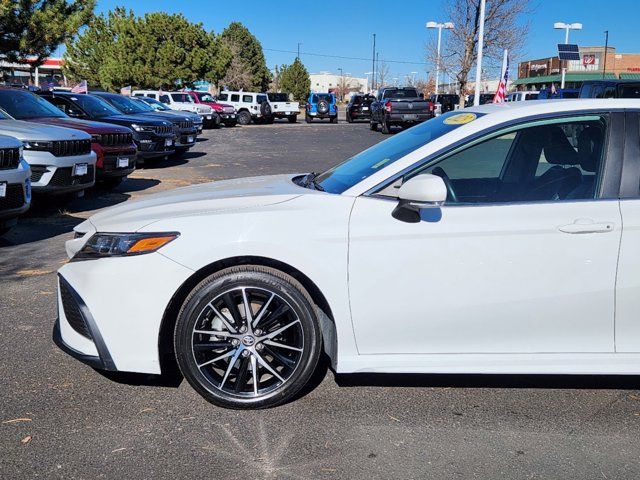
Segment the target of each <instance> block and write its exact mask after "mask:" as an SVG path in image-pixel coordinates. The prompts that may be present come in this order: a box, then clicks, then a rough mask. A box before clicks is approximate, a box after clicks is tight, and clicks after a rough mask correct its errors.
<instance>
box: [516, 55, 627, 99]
mask: <svg viewBox="0 0 640 480" xmlns="http://www.w3.org/2000/svg"><path fill="white" fill-rule="evenodd" d="M579 52H580V60H571V61H568V62H566V68H567V72H566V75H565V88H580V86H581V85H582V82H584V81H586V80H599V79H602V78H603V73H604V78H606V79H640V54H638V53H617V52H616V49H615V47H608V48H607V49H606V65H605V47H580V49H579ZM603 67H606V68H603ZM561 77H562V65H561V62H560V59H559V58H558V57H557V56H556V57H547V58H540V59H537V60H528V61H526V62H521V63H520V64H519V65H518V78H517V80H514V82H513V85H514V86H515V87H516V88H517V89H518V90H540V89H543V88H550V87H551V85H553V84H556V86H559V85H560V81H561Z"/></svg>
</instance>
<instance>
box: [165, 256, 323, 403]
mask: <svg viewBox="0 0 640 480" xmlns="http://www.w3.org/2000/svg"><path fill="white" fill-rule="evenodd" d="M269 296H272V297H271V299H270V300H269V301H267V300H266V299H267V298H269ZM244 298H246V299H247V301H246V302H245V301H244ZM260 302H262V303H261V304H259V303H260ZM256 304H259V305H257V306H256ZM244 305H250V307H249V308H246V309H245V307H244ZM227 306H230V307H231V308H228V307H227ZM240 307H242V308H240ZM263 308H264V309H265V310H264V311H265V312H266V313H264V314H261V312H262V309H263ZM315 308H316V307H315V306H314V303H313V301H312V300H311V298H310V296H309V294H308V293H307V292H306V290H305V289H304V287H302V285H301V284H300V283H298V282H297V281H296V280H295V279H293V278H292V277H290V276H289V275H286V274H284V273H282V272H280V271H278V270H275V269H272V268H268V267H262V266H257V265H245V266H239V267H232V268H227V269H224V270H222V271H220V272H217V273H215V274H213V275H210V276H209V277H207V278H206V279H204V280H203V281H202V282H200V283H199V284H198V285H197V286H196V287H195V288H194V289H193V290H192V292H191V293H190V294H189V296H188V297H187V298H186V300H185V302H184V304H183V305H182V308H181V310H180V313H179V314H178V319H177V322H176V327H175V333H174V347H175V351H176V358H177V361H178V365H179V367H180V370H181V372H182V374H183V375H184V377H185V378H186V379H187V381H188V382H189V383H190V384H191V386H192V387H193V388H194V389H195V390H196V391H197V392H198V393H199V394H200V395H202V396H203V397H204V398H205V399H206V400H208V401H209V402H211V403H213V404H216V405H219V406H221V407H226V408H234V409H257V408H269V407H274V406H276V405H280V404H282V403H285V402H287V401H289V400H291V399H292V398H293V397H294V396H295V395H296V394H297V393H298V392H299V391H300V389H301V388H303V387H304V385H305V384H306V383H307V382H308V381H309V379H310V378H311V377H312V375H313V373H314V371H315V369H316V366H317V364H318V360H319V358H320V354H321V347H322V335H321V331H320V327H319V322H318V319H317V316H316V310H315ZM245 310H249V311H252V315H251V317H252V318H254V320H257V323H256V324H255V327H254V328H252V329H250V330H246V331H244V332H242V333H240V332H241V331H242V330H241V327H244V328H246V327H247V325H248V323H249V321H248V319H247V316H246V315H245V314H244V311H245ZM219 312H222V313H220V315H221V316H220V317H219V316H218V313H219ZM222 317H224V319H223V318H222ZM283 324H284V325H285V326H286V328H285V329H283V328H282V325H283ZM261 325H262V326H264V328H266V330H265V331H264V332H260V331H259V329H258V327H260V326H261ZM287 325H288V326H287ZM223 329H226V330H223ZM194 330H197V331H194ZM203 331H204V332H205V333H199V332H203ZM210 331H212V332H215V333H216V334H213V335H210V334H209V333H208V332H210ZM278 331H280V333H277V332H278ZM233 332H236V333H233ZM274 333H276V334H277V335H275V336H274V337H273V338H275V339H276V340H274V341H272V340H269V339H268V340H263V341H262V340H260V339H261V338H266V337H268V336H269V335H273V334H274ZM233 335H235V337H232V336H233ZM258 335H262V336H261V337H260V336H258ZM249 337H250V339H249ZM234 342H235V343H234ZM269 342H271V343H269ZM194 343H195V345H197V346H198V348H194ZM274 343H275V344H276V345H280V348H278V347H276V346H275V345H274ZM261 344H262V347H261V348H259V347H260V345H261ZM283 345H288V347H289V348H287V349H284V348H282V346H283ZM293 345H297V347H295V348H291V347H292V346H293ZM244 352H249V353H248V354H247V356H245V354H244ZM241 353H242V355H241ZM210 357H213V358H210ZM211 360H213V361H211ZM247 363H250V364H251V365H247ZM253 365H255V368H256V370H257V371H258V376H257V378H258V381H257V382H256V381H255V377H254V376H253V368H254V367H253ZM279 368H280V370H278V369H279ZM234 370H235V371H234ZM272 372H275V373H276V374H277V375H274V374H273V373H272ZM249 376H250V377H249ZM265 377H266V378H265ZM249 379H250V380H251V382H249ZM239 382H240V383H239ZM254 384H255V385H254ZM256 392H257V394H256Z"/></svg>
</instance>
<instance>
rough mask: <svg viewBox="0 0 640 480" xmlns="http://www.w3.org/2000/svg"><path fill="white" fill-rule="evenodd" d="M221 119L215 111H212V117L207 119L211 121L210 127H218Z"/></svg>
mask: <svg viewBox="0 0 640 480" xmlns="http://www.w3.org/2000/svg"><path fill="white" fill-rule="evenodd" d="M221 120H222V119H221V118H220V115H218V114H217V113H214V114H213V118H212V119H211V120H208V121H209V122H211V128H220V127H221V125H220V124H221Z"/></svg>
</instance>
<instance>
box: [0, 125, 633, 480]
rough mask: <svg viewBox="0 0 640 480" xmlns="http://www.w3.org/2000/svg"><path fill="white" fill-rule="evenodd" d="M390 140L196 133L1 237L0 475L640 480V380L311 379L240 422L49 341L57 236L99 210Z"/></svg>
mask: <svg viewBox="0 0 640 480" xmlns="http://www.w3.org/2000/svg"><path fill="white" fill-rule="evenodd" d="M383 138H384V137H383V136H382V134H380V133H375V132H371V131H369V128H368V125H367V124H346V123H339V124H328V123H326V122H324V123H314V124H311V125H307V124H304V123H302V122H299V123H297V124H289V123H280V122H277V123H276V124H275V125H264V126H249V127H237V128H232V129H226V128H223V129H220V130H207V131H205V133H204V134H203V135H202V137H201V138H200V140H199V142H198V144H197V145H196V147H195V148H194V149H193V150H192V151H191V152H189V153H188V154H187V155H186V156H185V157H183V158H182V159H169V160H166V161H160V162H156V163H154V164H151V165H149V166H147V167H146V168H142V169H140V170H137V171H136V172H135V173H134V174H133V175H132V176H131V178H129V179H128V180H127V181H126V182H124V183H123V184H122V185H121V186H120V187H118V188H117V189H116V190H114V191H111V192H110V191H105V190H102V189H100V188H98V189H95V190H93V191H90V192H87V194H86V196H85V198H83V199H75V200H73V201H71V202H68V203H64V202H62V201H52V200H46V199H40V201H36V204H35V205H34V207H33V208H32V210H31V212H30V213H29V215H28V216H27V217H26V218H24V219H23V220H22V221H21V223H20V225H19V226H18V227H17V228H15V229H14V230H13V231H12V232H11V233H10V234H9V235H7V236H6V237H4V239H0V478H2V479H5V478H6V479H22V478H29V479H31V478H45V479H54V478H65V479H76V478H77V479H94V478H107V479H121V478H135V479H165V478H167V479H174V478H211V479H316V478H318V479H367V480H371V479H390V478H399V479H431V478H433V479H446V478H461V479H473V478H482V479H498V478H500V479H525V478H536V479H538V478H540V479H542V478H549V479H558V478H562V479H570V478H571V479H573V478H576V479H623V478H624V479H631V478H639V477H640V440H639V439H640V435H639V433H640V392H639V391H638V388H639V386H640V378H638V377H607V376H597V377H572V376H555V377H554V376H520V377H518V376H497V375H491V376H479V375H340V376H337V377H336V376H335V375H334V374H333V372H331V371H330V370H321V371H320V372H319V373H318V375H317V379H316V381H315V382H314V384H313V385H311V386H310V388H308V389H307V390H306V391H305V392H304V395H303V396H302V397H301V398H299V399H297V400H296V401H294V402H292V403H289V404H287V405H284V406H281V407H278V408H274V409H270V410H262V411H246V412H244V411H231V410H224V409H221V408H218V407H215V406H213V405H210V404H208V403H207V402H205V401H204V400H203V399H202V398H201V397H200V396H198V395H197V394H196V393H195V392H194V391H193V390H192V389H191V388H190V387H189V385H188V384H187V383H186V382H179V379H178V380H175V379H162V378H155V377H151V376H139V375H117V376H115V377H113V376H110V377H109V378H107V377H106V376H104V375H102V374H100V373H99V372H97V371H94V370H92V369H91V368H89V367H87V366H85V365H83V364H81V363H79V362H78V361H76V360H74V359H72V358H71V357H69V356H67V355H66V354H65V353H63V352H62V351H60V350H58V348H57V347H55V346H54V344H53V343H52V341H51V330H52V327H53V322H54V320H55V318H56V301H55V299H56V292H55V288H56V280H55V271H56V269H57V268H59V267H60V266H61V265H62V264H63V263H64V262H65V261H66V256H65V253H64V242H65V240H67V239H69V238H71V237H72V233H71V231H72V228H73V226H74V225H76V224H78V223H80V222H81V221H83V220H84V219H85V218H87V217H88V216H90V215H91V214H92V213H93V212H95V211H96V210H97V209H100V208H104V207H108V206H110V205H115V204H118V203H121V202H126V201H129V200H130V199H132V198H137V197H142V196H144V195H148V194H150V193H156V192H159V191H162V190H166V189H171V188H176V187H180V186H185V185H190V184H193V183H201V182H208V181H211V180H219V179H225V178H233V177H242V176H250V175H263V174H265V175H266V174H275V173H285V172H308V171H322V170H324V169H326V168H328V167H330V166H331V165H333V164H335V163H337V162H339V161H342V160H344V159H345V158H348V157H349V156H351V155H353V154H355V153H357V152H358V151H361V150H363V149H364V148H367V147H368V146H370V145H373V144H375V143H376V142H378V141H380V140H382V139H383ZM125 293H126V292H123V294H125ZM127 294H130V292H129V293H127ZM114 301H117V300H116V299H114ZM132 321H135V320H133V319H132Z"/></svg>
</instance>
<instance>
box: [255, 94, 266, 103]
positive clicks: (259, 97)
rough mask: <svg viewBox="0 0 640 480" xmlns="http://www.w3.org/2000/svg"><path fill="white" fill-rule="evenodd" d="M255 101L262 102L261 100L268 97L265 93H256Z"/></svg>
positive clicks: (264, 100) (263, 100)
mask: <svg viewBox="0 0 640 480" xmlns="http://www.w3.org/2000/svg"><path fill="white" fill-rule="evenodd" d="M256 101H257V102H258V103H262V102H268V101H269V99H268V98H267V96H266V95H256Z"/></svg>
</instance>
